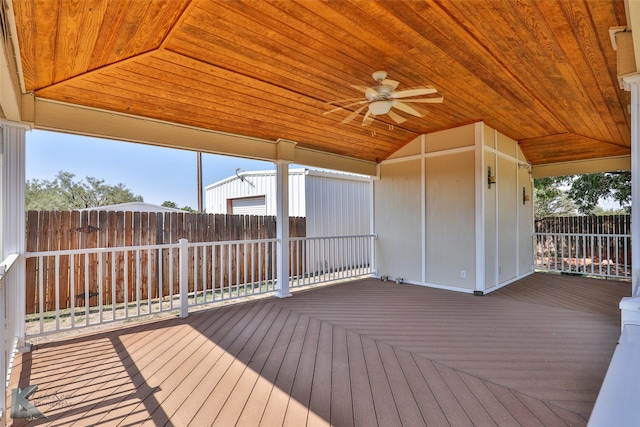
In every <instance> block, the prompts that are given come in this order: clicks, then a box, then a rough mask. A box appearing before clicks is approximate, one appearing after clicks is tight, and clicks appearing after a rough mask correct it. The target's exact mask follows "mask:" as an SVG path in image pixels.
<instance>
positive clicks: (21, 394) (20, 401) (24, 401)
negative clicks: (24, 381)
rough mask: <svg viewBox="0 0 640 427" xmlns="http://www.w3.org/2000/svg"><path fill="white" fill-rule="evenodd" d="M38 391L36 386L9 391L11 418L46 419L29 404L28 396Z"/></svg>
mask: <svg viewBox="0 0 640 427" xmlns="http://www.w3.org/2000/svg"><path fill="white" fill-rule="evenodd" d="M36 390H38V386H37V385H28V386H26V387H25V388H23V389H20V388H14V389H13V390H11V418H47V417H46V416H45V415H44V414H43V413H42V412H40V411H39V410H38V408H36V407H35V406H33V405H32V404H31V402H29V396H31V395H32V394H33V393H35V392H36Z"/></svg>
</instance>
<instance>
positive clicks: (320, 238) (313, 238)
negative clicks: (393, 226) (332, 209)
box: [289, 234, 376, 240]
mask: <svg viewBox="0 0 640 427" xmlns="http://www.w3.org/2000/svg"><path fill="white" fill-rule="evenodd" d="M355 237H376V235H375V234H354V235H346V236H324V237H322V236H320V237H290V238H289V240H323V239H352V238H355Z"/></svg>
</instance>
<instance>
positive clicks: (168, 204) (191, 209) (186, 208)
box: [160, 200, 197, 213]
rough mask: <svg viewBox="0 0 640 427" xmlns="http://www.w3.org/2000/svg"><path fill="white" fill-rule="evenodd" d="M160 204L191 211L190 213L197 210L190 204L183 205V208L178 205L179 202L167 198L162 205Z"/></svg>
mask: <svg viewBox="0 0 640 427" xmlns="http://www.w3.org/2000/svg"><path fill="white" fill-rule="evenodd" d="M160 206H164V207H165V208H172V209H182V210H183V211H186V212H190V213H196V212H197V211H196V210H195V209H193V208H191V207H189V206H183V207H181V208H179V207H178V204H177V203H176V202H172V201H169V200H165V201H164V202H162V205H160Z"/></svg>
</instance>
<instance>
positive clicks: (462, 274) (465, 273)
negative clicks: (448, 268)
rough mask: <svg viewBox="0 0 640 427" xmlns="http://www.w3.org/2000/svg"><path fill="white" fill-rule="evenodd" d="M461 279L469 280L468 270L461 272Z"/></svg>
mask: <svg viewBox="0 0 640 427" xmlns="http://www.w3.org/2000/svg"><path fill="white" fill-rule="evenodd" d="M460 278H462V279H466V278H467V271H466V270H460Z"/></svg>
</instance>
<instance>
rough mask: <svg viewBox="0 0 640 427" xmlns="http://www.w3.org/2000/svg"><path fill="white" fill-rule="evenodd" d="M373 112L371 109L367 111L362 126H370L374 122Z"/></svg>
mask: <svg viewBox="0 0 640 427" xmlns="http://www.w3.org/2000/svg"><path fill="white" fill-rule="evenodd" d="M372 116H373V114H371V110H369V111H367V114H365V115H364V117H363V119H362V126H369V125H370V124H371V123H373V117H372Z"/></svg>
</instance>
